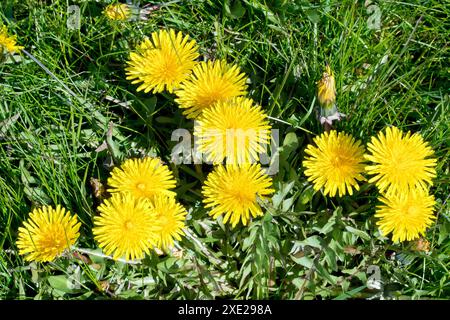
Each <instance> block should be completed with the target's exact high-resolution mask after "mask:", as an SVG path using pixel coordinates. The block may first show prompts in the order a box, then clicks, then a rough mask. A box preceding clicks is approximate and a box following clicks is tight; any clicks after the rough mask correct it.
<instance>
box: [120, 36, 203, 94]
mask: <svg viewBox="0 0 450 320" xmlns="http://www.w3.org/2000/svg"><path fill="white" fill-rule="evenodd" d="M198 56H199V53H198V46H197V44H196V42H195V40H189V36H184V37H183V35H182V33H181V32H178V33H175V31H174V30H173V29H170V30H169V31H166V30H160V31H159V32H153V33H152V34H151V40H150V39H148V38H147V39H145V40H144V41H143V42H142V43H141V44H140V45H139V47H138V49H137V52H132V53H131V54H130V61H129V62H128V67H127V68H126V71H127V80H132V83H140V82H142V84H141V85H140V86H139V87H138V88H137V91H141V90H144V92H145V93H147V92H149V91H153V92H154V93H157V92H162V91H164V90H168V91H169V92H173V90H174V89H175V88H177V87H179V86H180V83H181V82H182V81H184V80H186V79H187V78H188V77H189V75H190V74H191V72H192V69H193V68H194V66H195V65H196V63H197V62H196V61H195V59H197V57H198Z"/></svg>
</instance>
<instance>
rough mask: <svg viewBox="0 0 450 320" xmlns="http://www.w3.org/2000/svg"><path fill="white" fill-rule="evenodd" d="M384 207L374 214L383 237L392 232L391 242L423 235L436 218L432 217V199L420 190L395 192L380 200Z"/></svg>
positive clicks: (433, 203)
mask: <svg viewBox="0 0 450 320" xmlns="http://www.w3.org/2000/svg"><path fill="white" fill-rule="evenodd" d="M380 200H381V202H383V203H384V205H381V206H379V207H378V208H377V212H376V214H375V217H376V218H379V219H380V220H379V221H377V225H378V226H379V228H380V230H381V232H382V233H383V235H388V234H389V233H390V232H392V241H394V242H396V241H400V242H401V241H405V240H408V241H409V240H413V239H416V238H418V237H419V236H420V235H424V233H425V230H426V228H428V227H429V226H430V225H431V224H432V223H433V220H434V219H436V217H435V216H434V215H433V210H434V205H435V204H436V202H435V200H434V197H433V196H432V195H429V194H428V192H427V191H425V190H422V189H420V188H417V189H411V190H410V191H408V192H401V193H400V192H395V193H391V194H389V195H385V196H382V197H381V198H380Z"/></svg>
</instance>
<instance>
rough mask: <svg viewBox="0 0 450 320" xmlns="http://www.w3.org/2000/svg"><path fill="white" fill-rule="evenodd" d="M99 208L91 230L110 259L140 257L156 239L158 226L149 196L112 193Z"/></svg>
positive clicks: (147, 251)
mask: <svg viewBox="0 0 450 320" xmlns="http://www.w3.org/2000/svg"><path fill="white" fill-rule="evenodd" d="M98 210H99V212H100V215H99V216H96V217H94V228H93V229H92V233H93V234H94V239H95V240H96V241H97V242H98V243H99V246H100V248H102V250H103V252H104V253H105V254H107V255H112V257H113V259H115V260H117V259H119V258H121V257H123V258H125V259H126V260H134V259H142V258H143V257H144V255H145V253H149V251H150V249H151V248H152V247H153V246H154V245H155V244H156V243H157V241H158V232H159V229H160V226H159V224H158V219H157V216H156V214H155V212H154V211H153V210H152V209H151V208H150V200H148V199H145V198H135V197H133V196H132V195H131V194H129V193H128V194H120V193H115V194H113V195H112V197H111V198H110V199H107V200H105V201H104V202H103V203H102V204H101V205H100V206H99V207H98Z"/></svg>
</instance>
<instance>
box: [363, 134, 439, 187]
mask: <svg viewBox="0 0 450 320" xmlns="http://www.w3.org/2000/svg"><path fill="white" fill-rule="evenodd" d="M367 149H368V150H369V152H370V154H368V155H366V156H365V157H366V159H367V160H370V161H372V162H373V164H372V165H369V166H367V167H366V171H367V172H368V173H369V174H371V175H374V177H372V178H371V179H370V180H369V182H370V183H372V182H375V184H376V186H377V187H378V188H379V190H380V192H384V191H385V190H386V191H387V192H394V191H399V192H407V191H408V190H409V189H410V188H415V187H419V188H422V189H424V190H427V189H428V186H429V185H432V183H433V182H432V178H434V177H435V176H436V169H435V167H436V159H435V158H429V157H432V156H433V155H434V152H433V149H431V147H430V146H429V145H428V143H427V142H425V141H424V140H423V138H422V136H421V135H420V134H418V133H415V134H413V135H411V132H408V133H407V134H406V135H403V132H402V131H401V130H399V129H398V128H396V127H391V128H389V127H388V128H386V133H383V132H381V131H380V132H379V133H378V136H377V137H372V139H371V142H370V143H369V144H368V145H367Z"/></svg>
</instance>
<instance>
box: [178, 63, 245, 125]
mask: <svg viewBox="0 0 450 320" xmlns="http://www.w3.org/2000/svg"><path fill="white" fill-rule="evenodd" d="M246 80H247V77H246V75H245V74H244V73H241V72H240V70H239V67H238V66H236V65H231V64H228V63H227V62H226V61H225V60H216V61H214V62H212V61H208V62H200V63H199V64H198V65H197V66H196V67H195V68H194V70H193V74H192V75H191V77H190V78H189V79H188V80H187V81H185V82H183V83H182V84H181V86H180V89H179V90H177V91H176V95H177V96H178V98H177V99H176V100H175V101H176V102H178V103H179V107H180V108H183V109H185V110H184V112H183V114H185V115H186V117H187V118H190V119H193V118H197V117H198V115H199V114H201V112H202V111H203V110H204V109H206V108H210V107H212V106H213V105H214V103H216V102H219V101H225V100H227V99H230V98H233V97H238V96H243V95H245V94H246V87H247V86H246V84H245V82H246Z"/></svg>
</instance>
